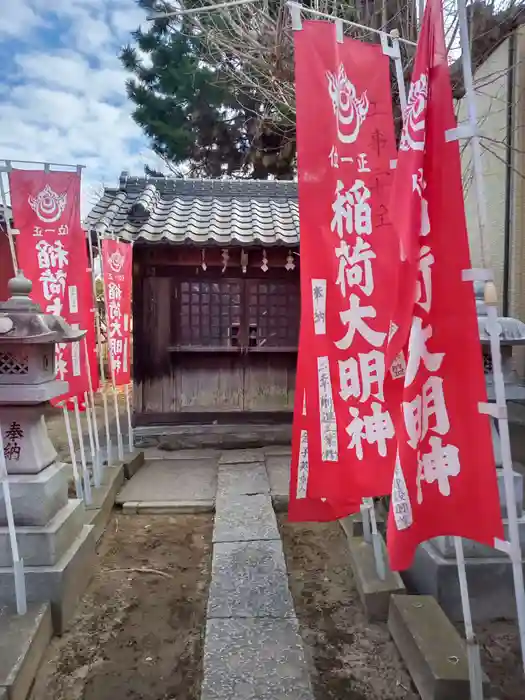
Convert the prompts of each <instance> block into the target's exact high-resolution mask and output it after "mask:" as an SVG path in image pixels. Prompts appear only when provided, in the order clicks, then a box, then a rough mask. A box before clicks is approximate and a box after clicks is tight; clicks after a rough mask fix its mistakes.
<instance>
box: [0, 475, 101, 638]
mask: <svg viewBox="0 0 525 700" xmlns="http://www.w3.org/2000/svg"><path fill="white" fill-rule="evenodd" d="M8 480H9V485H10V490H11V499H12V504H13V515H14V520H15V524H16V526H17V540H18V547H19V551H20V556H21V558H23V560H24V569H25V578H26V590H27V599H28V602H29V603H46V602H50V603H51V612H52V616H53V627H54V630H55V633H56V634H61V633H62V632H63V631H64V630H65V628H66V627H67V624H68V622H69V621H70V619H71V617H72V616H73V613H74V611H75V607H76V605H77V602H78V600H79V598H80V597H81V596H82V594H83V593H84V590H85V588H86V586H87V584H88V583H89V580H90V578H91V576H92V573H93V570H94V566H95V539H94V537H93V528H92V526H89V525H84V522H85V510H84V506H83V504H82V503H81V502H80V501H77V500H68V495H67V489H68V478H67V468H66V467H65V465H62V464H56V463H54V464H52V465H50V466H49V467H47V468H46V469H43V470H42V471H40V473H38V474H14V475H9V477H8ZM14 601H15V591H14V578H13V569H12V558H11V547H10V544H9V531H8V528H7V522H6V515H5V504H4V502H3V496H2V495H0V606H1V605H3V604H13V603H14Z"/></svg>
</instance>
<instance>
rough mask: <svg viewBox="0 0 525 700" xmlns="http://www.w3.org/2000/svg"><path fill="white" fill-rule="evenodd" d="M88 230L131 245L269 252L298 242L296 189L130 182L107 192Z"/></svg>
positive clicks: (248, 183) (253, 183) (288, 185)
mask: <svg viewBox="0 0 525 700" xmlns="http://www.w3.org/2000/svg"><path fill="white" fill-rule="evenodd" d="M85 226H86V227H87V228H89V229H94V228H98V229H99V230H100V231H101V232H104V231H109V232H112V233H114V234H116V235H118V236H122V237H123V238H125V239H128V240H134V241H136V240H143V241H168V242H172V243H185V242H192V243H197V244H202V245H204V244H206V243H218V244H219V245H228V244H232V243H238V244H242V245H250V244H257V243H259V244H262V245H266V246H271V245H276V244H284V245H290V246H293V245H297V243H298V242H299V211H298V205H297V184H296V183H294V182H276V181H272V182H269V181H260V180H233V181H232V180H181V179H167V178H146V177H140V178H138V177H129V176H128V175H127V173H122V175H121V177H120V184H119V187H118V188H106V189H105V190H104V194H103V196H102V197H101V199H100V200H99V202H98V203H97V204H96V205H95V206H94V207H93V209H92V210H91V212H90V213H89V215H88V217H87V219H86V221H85Z"/></svg>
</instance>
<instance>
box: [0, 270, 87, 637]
mask: <svg viewBox="0 0 525 700" xmlns="http://www.w3.org/2000/svg"><path fill="white" fill-rule="evenodd" d="M31 288H32V285H31V282H30V281H29V280H27V279H26V278H25V277H23V276H22V275H20V274H19V275H18V276H17V277H15V278H14V279H12V280H10V282H9V285H8V289H9V293H10V298H9V300H8V301H7V302H4V303H0V426H1V429H2V436H3V443H4V455H5V458H6V467H7V478H8V481H9V485H10V492H11V500H12V505H13V515H14V521H15V526H16V530H17V539H18V546H19V551H20V557H21V558H22V559H23V560H24V566H25V577H26V590H27V599H28V601H29V602H48V601H50V602H51V608H52V613H53V619H54V623H55V630H56V631H57V632H59V633H60V632H61V631H62V629H63V627H64V625H65V623H66V622H67V620H68V618H69V617H70V616H71V615H72V614H73V611H74V606H75V604H76V601H77V599H78V597H79V595H81V594H82V592H83V589H84V586H85V585H86V583H87V581H88V580H89V578H90V573H91V569H92V566H93V563H94V541H93V536H92V527H91V526H85V525H84V506H83V503H82V502H81V501H80V500H76V499H74V500H69V499H68V470H67V468H66V466H65V465H64V464H61V463H59V462H58V461H57V453H56V450H55V448H54V447H53V444H52V443H51V440H50V439H49V436H48V433H47V428H46V424H45V420H44V413H45V411H46V409H47V407H48V402H49V401H50V400H51V399H53V398H55V397H57V396H60V395H62V394H64V393H65V392H66V391H67V388H68V384H67V382H66V381H62V380H60V379H57V377H56V362H55V351H56V348H57V347H59V348H61V347H63V344H65V343H72V342H76V341H79V340H81V339H82V338H83V337H84V335H85V331H79V330H74V329H73V328H72V327H71V326H69V325H68V324H67V323H66V322H65V321H64V319H62V318H61V317H59V316H54V315H51V314H45V313H43V312H42V310H41V308H40V307H39V305H38V304H35V303H34V302H33V301H32V300H31V298H30V296H29V295H30V293H31ZM13 595H14V592H13V569H12V558H11V548H10V544H9V531H8V528H7V520H6V509H5V504H4V502H3V497H2V495H0V607H1V606H2V604H4V603H11V602H12V600H13Z"/></svg>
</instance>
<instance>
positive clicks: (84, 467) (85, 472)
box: [73, 396, 93, 506]
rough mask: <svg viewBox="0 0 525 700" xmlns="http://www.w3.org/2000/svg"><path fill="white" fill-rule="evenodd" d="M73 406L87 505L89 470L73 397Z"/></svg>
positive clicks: (76, 401) (76, 405) (89, 482)
mask: <svg viewBox="0 0 525 700" xmlns="http://www.w3.org/2000/svg"><path fill="white" fill-rule="evenodd" d="M73 406H74V407H75V422H76V425H77V433H78V442H79V445H80V463H81V464H82V481H83V483H84V497H85V503H86V505H87V506H89V505H91V502H92V500H93V499H92V497H91V481H90V479H89V471H88V468H87V462H86V451H85V449H84V435H83V434H82V423H81V422H80V409H79V407H78V398H77V397H76V396H75V397H73Z"/></svg>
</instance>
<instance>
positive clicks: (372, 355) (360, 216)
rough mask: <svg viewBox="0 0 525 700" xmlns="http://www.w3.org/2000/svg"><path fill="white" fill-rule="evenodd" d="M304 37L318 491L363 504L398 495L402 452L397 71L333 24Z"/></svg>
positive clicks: (302, 120)
mask: <svg viewBox="0 0 525 700" xmlns="http://www.w3.org/2000/svg"><path fill="white" fill-rule="evenodd" d="M294 36H295V60H296V101H297V146H298V176H299V212H300V220H301V298H302V329H303V333H302V343H301V346H302V347H303V348H305V354H306V360H305V363H304V370H303V369H302V368H301V367H299V369H298V372H299V376H298V385H299V386H304V387H305V389H306V393H307V397H308V401H309V402H310V401H311V404H312V406H314V407H315V408H314V410H312V411H310V410H309V411H308V416H307V423H308V426H309V427H308V438H309V455H310V470H309V480H308V493H309V495H311V496H312V497H323V498H341V494H344V496H345V498H348V499H351V500H353V501H354V502H355V501H357V500H359V499H360V498H361V497H369V496H378V495H384V494H387V493H390V491H391V486H392V475H393V469H394V457H395V454H396V442H395V434H394V423H393V420H392V417H391V415H390V413H389V411H388V409H387V407H386V405H385V396H384V380H385V367H386V365H385V350H386V345H387V338H388V332H389V327H390V319H391V312H392V306H393V299H392V285H393V284H394V269H393V266H392V260H393V259H397V258H398V244H397V243H396V238H395V233H394V230H393V228H392V224H391V223H390V221H389V219H388V216H387V205H388V204H389V198H390V188H391V181H392V178H393V171H392V170H391V167H392V161H394V160H395V158H396V148H395V138H394V125H393V114H392V105H391V96H390V95H391V92H390V65H389V58H388V57H387V56H386V55H384V54H383V51H382V49H381V47H380V46H378V45H374V44H368V43H362V42H359V41H355V40H353V39H348V38H346V39H344V41H343V43H338V42H337V41H336V29H335V25H334V24H333V23H327V22H318V21H303V29H302V30H301V31H298V32H295V35H294ZM312 104H315V109H313V108H312ZM299 435H300V431H295V441H294V450H295V451H297V450H298V446H297V440H298V436H299Z"/></svg>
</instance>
